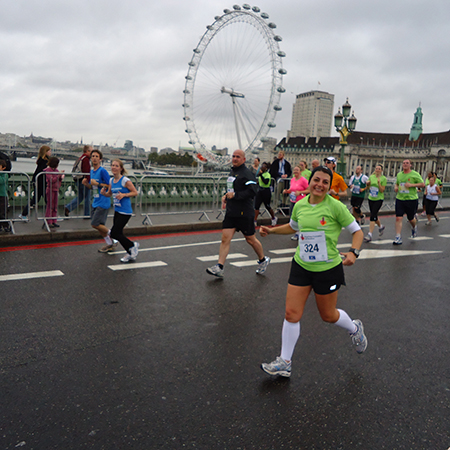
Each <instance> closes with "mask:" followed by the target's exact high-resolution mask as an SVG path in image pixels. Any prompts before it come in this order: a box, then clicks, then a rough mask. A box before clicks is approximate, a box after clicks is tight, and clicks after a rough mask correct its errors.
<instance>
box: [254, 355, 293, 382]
mask: <svg viewBox="0 0 450 450" xmlns="http://www.w3.org/2000/svg"><path fill="white" fill-rule="evenodd" d="M261 369H262V370H264V372H266V373H268V374H269V375H281V376H282V377H287V378H289V377H290V376H291V363H290V362H286V361H285V360H284V359H283V358H282V357H281V356H277V359H276V360H275V361H272V362H271V363H262V364H261Z"/></svg>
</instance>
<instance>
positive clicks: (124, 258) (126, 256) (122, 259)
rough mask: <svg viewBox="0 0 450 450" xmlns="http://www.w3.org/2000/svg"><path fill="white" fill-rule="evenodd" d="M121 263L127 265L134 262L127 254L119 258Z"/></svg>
mask: <svg viewBox="0 0 450 450" xmlns="http://www.w3.org/2000/svg"><path fill="white" fill-rule="evenodd" d="M120 260H121V261H122V262H123V263H129V262H130V261H134V259H133V257H132V256H131V255H130V254H129V253H127V254H126V255H125V256H124V257H123V258H120Z"/></svg>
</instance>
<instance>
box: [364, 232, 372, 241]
mask: <svg viewBox="0 0 450 450" xmlns="http://www.w3.org/2000/svg"><path fill="white" fill-rule="evenodd" d="M371 240H372V235H371V234H370V233H369V234H368V235H367V236H366V237H365V238H364V242H370V241H371Z"/></svg>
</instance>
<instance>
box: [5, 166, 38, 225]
mask: <svg viewBox="0 0 450 450" xmlns="http://www.w3.org/2000/svg"><path fill="white" fill-rule="evenodd" d="M0 173H1V175H0V176H7V177H8V183H7V192H6V196H5V197H4V198H3V199H2V200H1V201H0V229H1V230H2V231H7V232H11V233H13V234H15V229H14V223H15V222H19V221H21V222H26V221H27V220H28V218H25V217H23V216H22V212H23V211H24V210H25V208H26V211H27V212H28V210H29V208H30V201H31V200H30V199H31V198H32V196H33V192H34V186H33V184H32V183H31V177H30V176H29V175H28V174H26V173H25V172H14V171H10V172H7V171H2V172H0ZM19 216H21V217H19Z"/></svg>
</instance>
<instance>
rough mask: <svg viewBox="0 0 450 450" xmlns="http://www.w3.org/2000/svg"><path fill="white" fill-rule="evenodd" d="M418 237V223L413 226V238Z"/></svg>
mask: <svg viewBox="0 0 450 450" xmlns="http://www.w3.org/2000/svg"><path fill="white" fill-rule="evenodd" d="M416 237H417V225H416V226H415V227H414V228H411V238H412V239H414V238H416Z"/></svg>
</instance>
